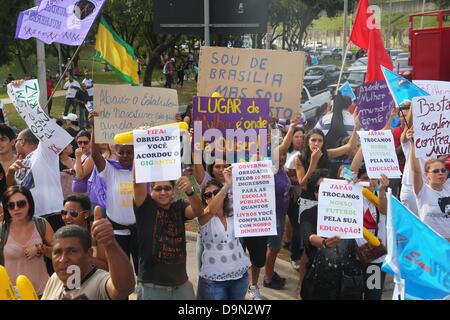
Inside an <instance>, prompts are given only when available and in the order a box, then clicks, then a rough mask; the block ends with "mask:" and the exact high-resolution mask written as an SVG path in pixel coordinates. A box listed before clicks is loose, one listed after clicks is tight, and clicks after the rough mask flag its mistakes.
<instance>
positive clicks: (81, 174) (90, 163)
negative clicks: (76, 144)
mask: <svg viewBox="0 0 450 320" xmlns="http://www.w3.org/2000/svg"><path fill="white" fill-rule="evenodd" d="M82 156H83V150H82V149H81V148H77V150H75V175H76V177H77V178H78V179H84V178H86V177H88V176H90V175H91V173H92V170H93V169H94V160H93V159H92V157H91V156H89V157H88V158H87V159H86V160H85V161H84V163H82V162H81V157H82Z"/></svg>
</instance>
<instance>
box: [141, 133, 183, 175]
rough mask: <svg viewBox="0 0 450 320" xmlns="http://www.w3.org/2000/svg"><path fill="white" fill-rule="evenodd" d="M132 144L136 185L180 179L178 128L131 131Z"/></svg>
mask: <svg viewBox="0 0 450 320" xmlns="http://www.w3.org/2000/svg"><path fill="white" fill-rule="evenodd" d="M133 142H134V164H135V170H136V182H137V183H143V182H154V181H168V180H177V179H178V178H179V177H181V157H180V154H181V152H180V128H179V127H178V126H161V127H155V128H151V129H148V130H133Z"/></svg>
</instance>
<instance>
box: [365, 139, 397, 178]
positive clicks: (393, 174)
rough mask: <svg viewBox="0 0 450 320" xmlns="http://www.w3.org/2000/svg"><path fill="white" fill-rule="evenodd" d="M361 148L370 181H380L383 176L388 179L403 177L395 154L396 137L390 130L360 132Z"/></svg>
mask: <svg viewBox="0 0 450 320" xmlns="http://www.w3.org/2000/svg"><path fill="white" fill-rule="evenodd" d="M358 134H359V137H360V138H361V148H362V152H363V156H364V162H365V164H366V169H367V175H368V176H369V178H370V179H379V178H381V174H384V175H386V176H387V177H388V178H399V177H400V176H401V171H400V167H399V165H398V159H397V154H396V153H395V145H394V137H393V135H392V132H391V131H390V130H380V131H358Z"/></svg>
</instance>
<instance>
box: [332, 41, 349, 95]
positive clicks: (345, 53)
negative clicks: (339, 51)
mask: <svg viewBox="0 0 450 320" xmlns="http://www.w3.org/2000/svg"><path fill="white" fill-rule="evenodd" d="M349 48H350V41H349V42H348V43H347V46H346V47H345V52H344V54H343V55H342V65H341V71H340V72H339V79H338V83H337V86H336V91H335V92H334V94H335V95H337V93H338V90H339V85H340V84H341V77H342V72H343V71H344V65H345V60H346V59H347V52H348V49H349Z"/></svg>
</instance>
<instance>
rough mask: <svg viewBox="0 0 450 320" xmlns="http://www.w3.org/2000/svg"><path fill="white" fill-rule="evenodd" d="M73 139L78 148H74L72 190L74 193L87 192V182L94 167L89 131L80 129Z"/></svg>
mask: <svg viewBox="0 0 450 320" xmlns="http://www.w3.org/2000/svg"><path fill="white" fill-rule="evenodd" d="M75 141H76V142H77V145H78V148H77V150H75V166H74V169H75V177H74V178H73V182H72V191H73V192H76V193H86V192H87V182H88V179H89V177H90V176H91V173H92V170H93V169H94V161H93V160H92V157H91V153H90V149H91V133H90V132H89V131H87V130H83V131H80V132H79V133H78V134H77V136H76V138H75Z"/></svg>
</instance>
